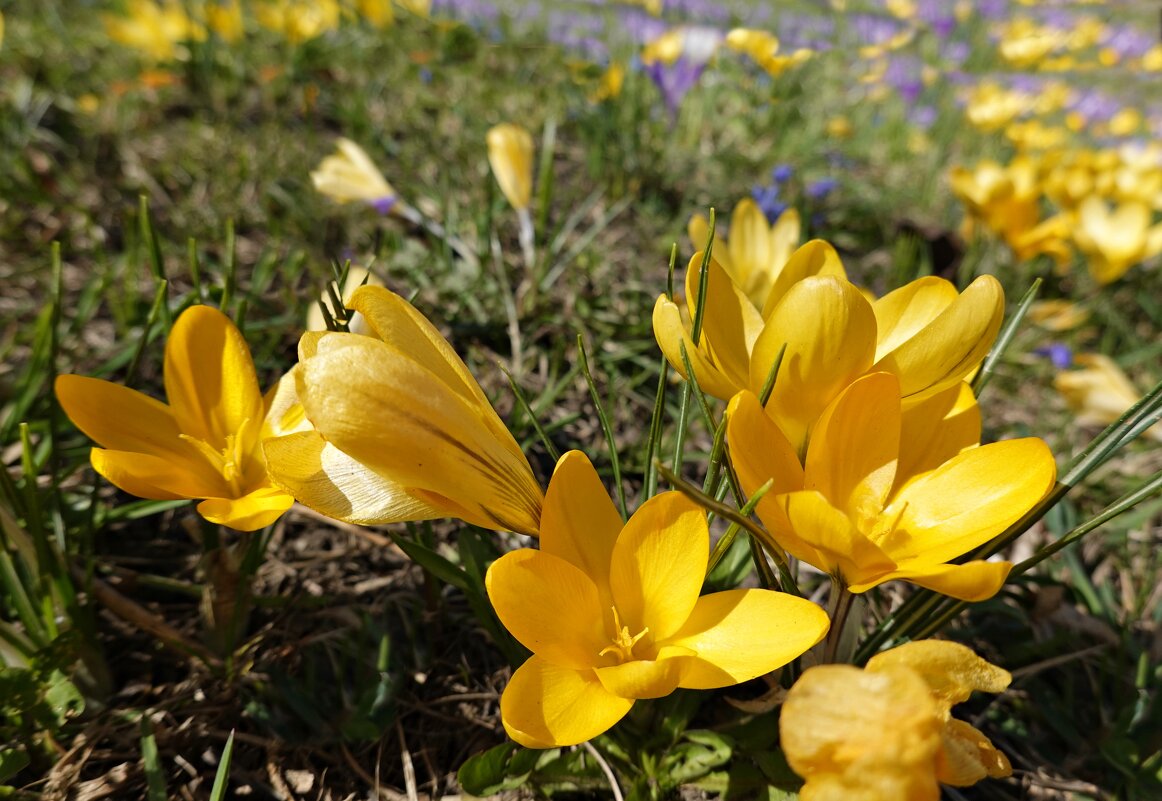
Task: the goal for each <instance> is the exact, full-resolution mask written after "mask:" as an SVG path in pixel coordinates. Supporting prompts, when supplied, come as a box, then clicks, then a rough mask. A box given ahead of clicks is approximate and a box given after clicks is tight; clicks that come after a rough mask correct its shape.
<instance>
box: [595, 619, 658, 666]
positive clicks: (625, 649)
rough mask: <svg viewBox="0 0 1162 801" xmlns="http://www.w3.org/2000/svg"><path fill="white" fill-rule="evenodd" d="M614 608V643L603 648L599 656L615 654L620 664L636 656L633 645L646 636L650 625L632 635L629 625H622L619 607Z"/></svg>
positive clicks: (630, 660)
mask: <svg viewBox="0 0 1162 801" xmlns="http://www.w3.org/2000/svg"><path fill="white" fill-rule="evenodd" d="M612 608H613V628H614V631H615V632H616V633H615V634H614V635H613V645H610V646H608V647H606V648H602V649H601V651H600V653H598V656H605V655H606V654H610V653H611V654H613V655H614V656H616V657H617V662H618V664H621V663H623V662H632V661H633V660H634V659H635V657H634V655H633V647H634V646H635V645H637V643H638V641H639V640H640V639H641V638H642V637H644V636H646V635H647V634H648V633H649V631H650V627H649V626H646V627H645V628H644V629H642V630H641V631H640V632H638V633H637V634H634V635H631V634H630V633H629V626H623V625H621V617H620V616H619V615H618V614H617V607H616V606H615V607H612Z"/></svg>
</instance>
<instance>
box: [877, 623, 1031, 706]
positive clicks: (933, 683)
mask: <svg viewBox="0 0 1162 801" xmlns="http://www.w3.org/2000/svg"><path fill="white" fill-rule="evenodd" d="M900 666H903V667H908V668H911V669H912V670H914V671H916V672H917V673H919V674H920V675H921V676H922V677H923V679H924V681H925V682H926V683H927V684H928V688H929V689H930V690H931V691H932V693H933V695H934V696H935V697H936V699H937V700H938V701H939V702H940V703H941V704H942V705H943V709H944V711H948V710H950V709H951V708H952V707H953V706H955V705H956V704H959V703H962V702H964V701H967V700H968V698H969V696H970V695H972V694H973V693H974V692H978V691H979V692H987V693H1001V692H1004V691H1005V690H1007V689H1008V688H1009V684H1010V683H1011V682H1012V680H1013V677H1012V675H1011V674H1010V673H1009V672H1008V671H1007V670H1004V669H1003V668H999V667H997V666H996V665H994V664H992V663H990V662H988V661H987V660H985V659H982V658H981V657H979V656H977V655H976V654H975V653H974V652H973V650H972V649H971V648H969V647H967V646H965V645H961V644H960V643H956V642H951V641H949V640H916V641H915V642H910V643H905V644H904V645H901V646H897V647H896V648H892V649H890V650H887V651H883V652H882V653H878V654H876V655H875V656H873V657H872V658H871V659H869V660H868V663H867V669H868V670H887V669H890V668H894V667H900Z"/></svg>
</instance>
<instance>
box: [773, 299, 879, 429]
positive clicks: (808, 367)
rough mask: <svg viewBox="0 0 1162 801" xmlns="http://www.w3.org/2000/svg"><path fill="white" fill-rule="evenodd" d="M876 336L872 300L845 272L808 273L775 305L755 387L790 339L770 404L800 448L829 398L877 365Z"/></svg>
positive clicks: (780, 425)
mask: <svg viewBox="0 0 1162 801" xmlns="http://www.w3.org/2000/svg"><path fill="white" fill-rule="evenodd" d="M875 338H876V322H875V316H874V315H873V314H872V310H871V306H870V305H868V302H867V301H866V300H864V298H863V296H862V295H861V294H860V293H859V290H858V289H856V288H855V287H854V286H853V285H852V284H850V283H848V282H847V281H845V280H843V279H840V278H834V277H823V278H820V277H812V278H805V279H803V280H802V281H799V282H798V283H797V284H795V285H794V286H792V287H791V288H790V289H789V290H788V291H787V294H786V295H785V296H784V298H783V300H782V301H781V302H780V303H779V305H778V306H777V307H775V310H774V311H773V312H772V313H771V316H770V317H769V318H768V319H767V323H766V326H765V327H764V328H763V332H762V334H760V335H759V338H758V341H757V342H756V343H755V346H754V352H753V353H752V355H751V362H750V389H751V391H753V392H758V390H759V389H760V388H761V387H762V385H763V383H764V382H765V381H766V378H767V374H768V373H769V372H770V370H771V366H772V365H773V364H774V361H775V358H776V356H777V355H778V353H779V349H780V348H781V347H782V346H783V344H784V343H785V344H786V345H787V351H786V354H785V355H784V357H783V362H782V365H781V366H780V368H779V375H778V378H776V379H775V388H774V391H773V392H772V393H771V399H770V401H769V402H768V403H767V407H766V408H767V414H769V415H771V417H772V418H774V420H775V422H776V423H778V424H779V427H780V428H781V429H783V433H784V434H786V435H787V439H788V440H790V441H791V444H792V445H794V446H795V448H796V449H799V448H801V447H802V446H803V444H804V443H805V442H806V439H807V433H808V430H809V429H810V427H811V426H812V425H813V424H814V423H815V420H816V418H818V417H819V415H820V414H821V413H822V412H823V410H824V409H825V408H826V407H827V404H829V403H831V401H832V400H834V399H835V397H836V396H837V395H838V394H839V393H840V392H841V391H842V390H843V388H844V387H846V386H847V385H848V384H850V383H851V382H852V381H854V380H855V379H856V378H857V377H859V376H860V375H862V374H863V373H865V372H867V370H868V368H869V367H871V362H872V356H873V355H874V352H875Z"/></svg>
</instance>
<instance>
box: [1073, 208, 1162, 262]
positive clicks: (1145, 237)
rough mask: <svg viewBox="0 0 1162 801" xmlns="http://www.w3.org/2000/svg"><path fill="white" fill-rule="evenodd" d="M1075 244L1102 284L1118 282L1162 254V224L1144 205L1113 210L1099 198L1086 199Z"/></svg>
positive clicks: (1075, 229)
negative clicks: (1127, 273)
mask: <svg viewBox="0 0 1162 801" xmlns="http://www.w3.org/2000/svg"><path fill="white" fill-rule="evenodd" d="M1077 215H1078V216H1077V225H1076V226H1075V228H1074V230H1073V241H1074V244H1076V245H1077V249H1078V250H1080V251H1081V253H1082V254H1083V255H1084V256H1085V258H1086V264H1087V266H1088V267H1089V272H1090V275H1092V276H1093V278H1094V280H1095V281H1097V282H1098V283H1099V284H1108V283H1111V282H1113V281H1116V280H1118V279H1119V278H1121V277H1122V276H1123V275H1125V274H1126V271H1127V270H1129V269H1130V268H1131V267H1133V266H1134V265H1135V264H1139V263H1141V262H1143V261H1145V260H1146V259H1150V258H1153V257H1154V256H1157V255H1158V254H1159V253H1162V223H1158V224H1152V223H1153V214H1152V213H1151V210H1150V208H1149V207H1148V206H1147V205H1145V204H1144V203H1138V202H1127V203H1121V204H1119V205H1117V206H1116V207H1113V208H1111V207H1110V206H1109V205H1107V204H1106V202H1105V201H1104V200H1102V199H1101V198H1100V197H1096V196H1092V195H1091V196H1090V197H1087V198H1086V199H1085V200H1084V201H1083V202H1082V204H1081V206H1080V207H1079V208H1078V210H1077Z"/></svg>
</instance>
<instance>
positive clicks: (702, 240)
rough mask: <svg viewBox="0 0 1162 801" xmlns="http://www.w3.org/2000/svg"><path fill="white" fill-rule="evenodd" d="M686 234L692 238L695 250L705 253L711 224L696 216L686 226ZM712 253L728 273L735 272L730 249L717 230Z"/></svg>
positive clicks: (702, 217) (691, 241) (691, 242)
mask: <svg viewBox="0 0 1162 801" xmlns="http://www.w3.org/2000/svg"><path fill="white" fill-rule="evenodd" d="M686 234H687V235H688V236H689V237H690V244H692V245H693V246H694V250H702V251H704V250H706V244H707V243H708V242H709V241H710V222H709V221H708V220H707V219H706V217H705V216H703V215H701V214H695V215H694V216H693V217H691V218H690V222H689V224H687V226H686ZM711 252H712V253H713V255H714V260H715V261H717V262H718V263H719V264H721V265H722V266H723V268H724V269H725V270H726V272H728V273H733V272H734V264H733V263H732V262H731V261H730V248H729V247H727V244H726V240H725V239H723V238H722V237H721V236H719V235H718V230H717V229H716V230H715V231H714V247H713V249H712V251H711Z"/></svg>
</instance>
